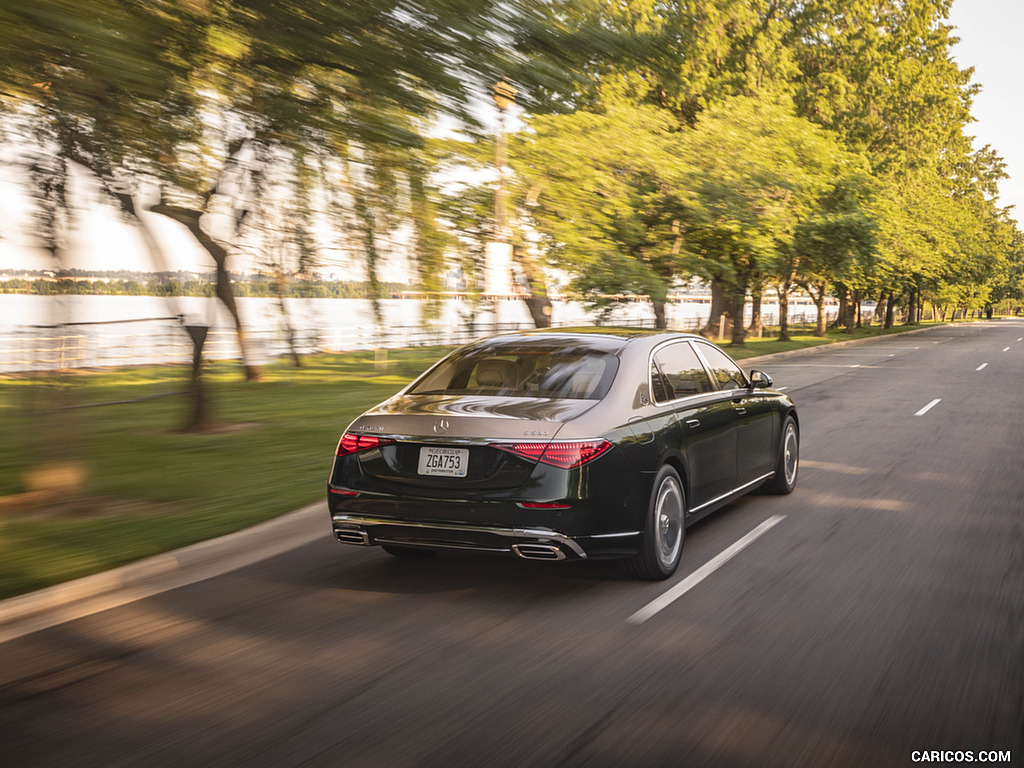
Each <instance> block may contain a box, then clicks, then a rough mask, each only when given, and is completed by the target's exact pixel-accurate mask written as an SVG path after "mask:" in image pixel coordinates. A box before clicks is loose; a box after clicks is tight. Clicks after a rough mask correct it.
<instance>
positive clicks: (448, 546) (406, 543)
mask: <svg viewBox="0 0 1024 768" xmlns="http://www.w3.org/2000/svg"><path fill="white" fill-rule="evenodd" d="M375 541H376V542H377V543H378V544H397V545H399V546H402V547H422V548H425V549H465V550H469V551H472V552H511V551H512V550H511V549H496V548H494V547H474V546H471V545H469V544H450V543H435V542H432V541H422V542H416V541H403V540H401V539H375Z"/></svg>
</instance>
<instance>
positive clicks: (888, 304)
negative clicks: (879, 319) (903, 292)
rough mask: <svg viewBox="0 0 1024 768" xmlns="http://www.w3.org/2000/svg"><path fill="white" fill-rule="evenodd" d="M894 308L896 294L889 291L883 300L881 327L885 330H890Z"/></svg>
mask: <svg viewBox="0 0 1024 768" xmlns="http://www.w3.org/2000/svg"><path fill="white" fill-rule="evenodd" d="M895 307H896V293H895V292H894V291H889V295H888V296H887V297H886V299H885V322H884V323H883V325H882V327H883V328H885V329H886V330H888V329H889V328H892V314H893V309H894V308H895Z"/></svg>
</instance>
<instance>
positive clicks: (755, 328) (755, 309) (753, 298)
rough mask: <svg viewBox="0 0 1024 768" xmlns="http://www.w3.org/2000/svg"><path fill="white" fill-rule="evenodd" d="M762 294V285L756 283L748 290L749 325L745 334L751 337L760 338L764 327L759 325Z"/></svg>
mask: <svg viewBox="0 0 1024 768" xmlns="http://www.w3.org/2000/svg"><path fill="white" fill-rule="evenodd" d="M763 293H764V283H762V282H757V283H755V284H754V287H753V288H751V289H750V303H751V310H750V325H749V326H748V327H747V332H748V333H749V334H750V335H751V336H760V335H761V333H762V329H763V328H764V326H763V325H762V324H761V298H762V294H763Z"/></svg>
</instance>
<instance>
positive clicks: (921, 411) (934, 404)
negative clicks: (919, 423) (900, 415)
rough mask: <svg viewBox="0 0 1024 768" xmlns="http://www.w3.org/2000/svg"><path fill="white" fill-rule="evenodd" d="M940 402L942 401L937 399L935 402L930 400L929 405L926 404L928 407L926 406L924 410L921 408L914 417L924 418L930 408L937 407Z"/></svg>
mask: <svg viewBox="0 0 1024 768" xmlns="http://www.w3.org/2000/svg"><path fill="white" fill-rule="evenodd" d="M941 400H942V398H938V399H936V400H932V401H931V402H930V403H928V405H926V406H925V407H924V408H922V409H921V410H920V411H918V412H917V413H915V414H914V415H915V416H924V415H925V414H926V413H928V411H930V410H931V409H932V408H934V407H935V406H936V405H938V404H939V402H940V401H941Z"/></svg>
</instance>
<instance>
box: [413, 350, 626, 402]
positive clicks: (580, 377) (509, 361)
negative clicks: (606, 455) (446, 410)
mask: <svg viewBox="0 0 1024 768" xmlns="http://www.w3.org/2000/svg"><path fill="white" fill-rule="evenodd" d="M617 368H618V358H617V357H616V356H615V355H612V354H610V353H608V352H601V351H598V350H593V349H587V348H573V349H564V348H552V347H550V346H547V347H540V346H531V345H521V346H500V347H495V346H493V345H488V346H486V347H470V348H468V349H464V350H460V351H457V352H455V353H454V354H452V355H450V356H449V357H447V358H445V359H444V360H442V361H441V362H440V363H438V364H437V366H435V367H434V368H432V369H431V370H429V371H427V373H425V374H424V375H423V376H422V377H421V378H420V379H419V380H418V381H416V382H414V383H413V385H412V387H411V388H410V389H409V391H408V393H407V394H411V395H502V396H505V397H547V398H556V399H576V400H600V399H601V398H602V397H604V395H605V393H606V392H607V391H608V388H609V387H610V386H611V383H612V379H613V378H614V377H615V371H616V370H617Z"/></svg>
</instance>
